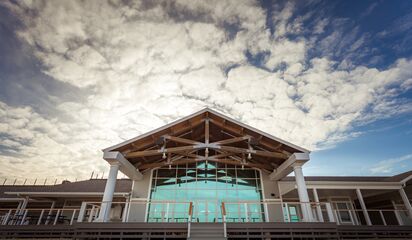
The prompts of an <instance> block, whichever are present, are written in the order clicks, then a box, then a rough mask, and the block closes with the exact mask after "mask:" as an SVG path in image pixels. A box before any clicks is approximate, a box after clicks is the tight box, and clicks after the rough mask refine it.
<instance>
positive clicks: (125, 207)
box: [122, 201, 129, 222]
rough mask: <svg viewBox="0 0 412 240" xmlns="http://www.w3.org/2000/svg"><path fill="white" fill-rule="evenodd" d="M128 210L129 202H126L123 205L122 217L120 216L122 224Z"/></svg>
mask: <svg viewBox="0 0 412 240" xmlns="http://www.w3.org/2000/svg"><path fill="white" fill-rule="evenodd" d="M128 208H129V202H128V201H126V202H125V204H124V209H123V216H122V222H126V217H127V216H126V215H127V212H128V211H127V209H128Z"/></svg>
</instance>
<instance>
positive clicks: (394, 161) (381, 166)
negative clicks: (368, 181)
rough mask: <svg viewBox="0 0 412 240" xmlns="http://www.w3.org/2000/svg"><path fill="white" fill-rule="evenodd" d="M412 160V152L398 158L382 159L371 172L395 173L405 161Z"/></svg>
mask: <svg viewBox="0 0 412 240" xmlns="http://www.w3.org/2000/svg"><path fill="white" fill-rule="evenodd" d="M411 161H412V154H407V155H404V156H401V157H397V158H390V159H386V160H382V161H380V162H378V163H377V164H375V165H374V166H373V167H372V168H371V169H370V172H371V173H372V174H394V170H395V169H396V168H399V166H402V165H403V163H404V162H409V163H410V162H411Z"/></svg>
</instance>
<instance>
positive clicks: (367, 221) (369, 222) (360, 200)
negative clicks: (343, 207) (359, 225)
mask: <svg viewBox="0 0 412 240" xmlns="http://www.w3.org/2000/svg"><path fill="white" fill-rule="evenodd" d="M356 195H357V196H358V200H359V203H360V205H361V208H362V212H363V216H364V217H365V221H366V224H368V225H372V222H371V219H370V218H369V213H368V210H367V209H366V205H365V202H364V201H363V196H362V193H361V190H360V189H359V188H357V189H356Z"/></svg>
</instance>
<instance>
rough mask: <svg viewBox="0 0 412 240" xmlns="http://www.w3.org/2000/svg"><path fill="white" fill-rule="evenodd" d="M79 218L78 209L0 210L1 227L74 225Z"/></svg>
mask: <svg viewBox="0 0 412 240" xmlns="http://www.w3.org/2000/svg"><path fill="white" fill-rule="evenodd" d="M78 216H79V209H78V208H54V209H50V208H48V209H38V208H26V209H0V223H1V225H56V224H69V225H72V224H73V222H74V221H75V220H77V218H78Z"/></svg>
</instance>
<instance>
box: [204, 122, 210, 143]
mask: <svg viewBox="0 0 412 240" xmlns="http://www.w3.org/2000/svg"><path fill="white" fill-rule="evenodd" d="M209 134H210V132H209V118H207V119H206V120H205V143H206V144H208V143H209Z"/></svg>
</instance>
